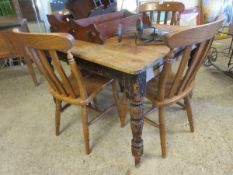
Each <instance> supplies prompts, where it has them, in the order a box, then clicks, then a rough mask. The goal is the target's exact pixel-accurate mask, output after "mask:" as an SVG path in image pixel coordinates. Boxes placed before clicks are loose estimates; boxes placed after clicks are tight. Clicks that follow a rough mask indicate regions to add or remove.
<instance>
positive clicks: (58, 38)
mask: <svg viewBox="0 0 233 175" xmlns="http://www.w3.org/2000/svg"><path fill="white" fill-rule="evenodd" d="M13 36H14V37H15V39H16V40H18V41H20V42H21V44H22V45H23V46H25V49H26V50H27V52H28V55H30V57H31V59H32V60H33V61H34V62H35V63H36V65H37V67H38V68H39V70H40V72H41V73H42V74H43V75H44V77H45V78H46V80H47V81H48V84H49V86H50V87H51V88H52V90H53V92H54V93H56V94H57V95H58V96H63V97H66V98H67V97H68V98H72V99H76V98H79V97H81V99H82V100H85V99H86V98H87V93H86V88H85V85H84V83H83V77H82V74H81V72H80V70H79V68H78V66H77V64H76V62H75V61H74V59H73V55H72V54H71V52H70V51H69V50H70V49H71V48H72V47H73V45H74V38H73V37H72V36H71V35H70V34H65V33H57V34H35V33H23V32H19V31H18V30H17V29H14V31H13ZM57 51H62V52H67V53H68V57H67V58H68V63H69V66H70V68H71V73H72V75H73V76H74V78H75V80H76V82H77V84H78V87H79V94H76V93H75V92H76V91H75V90H74V89H73V87H72V84H71V81H70V79H69V77H68V75H67V74H66V72H65V70H64V68H63V66H62V64H61V62H60V60H59V58H58V55H57Z"/></svg>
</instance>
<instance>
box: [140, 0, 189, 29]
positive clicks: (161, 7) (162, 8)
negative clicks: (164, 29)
mask: <svg viewBox="0 0 233 175" xmlns="http://www.w3.org/2000/svg"><path fill="white" fill-rule="evenodd" d="M184 9H185V6H184V4H183V3H181V2H163V3H162V4H160V3H158V2H148V3H144V4H141V5H140V6H139V9H138V10H139V12H144V13H147V12H148V13H149V17H150V19H151V21H152V22H153V19H154V12H155V11H156V12H157V19H156V23H157V24H161V21H162V20H163V21H162V23H163V24H168V21H169V20H170V25H179V22H180V15H181V13H182V12H183V11H184ZM162 12H164V13H165V16H164V19H162V15H161V14H162ZM169 13H171V19H169Z"/></svg>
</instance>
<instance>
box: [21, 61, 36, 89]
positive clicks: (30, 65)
mask: <svg viewBox="0 0 233 175" xmlns="http://www.w3.org/2000/svg"><path fill="white" fill-rule="evenodd" d="M24 60H25V63H26V65H27V67H28V71H29V73H30V74H31V76H32V80H33V82H34V84H35V86H38V85H39V83H38V81H37V78H36V74H35V71H34V68H33V66H32V61H31V60H30V59H28V58H24Z"/></svg>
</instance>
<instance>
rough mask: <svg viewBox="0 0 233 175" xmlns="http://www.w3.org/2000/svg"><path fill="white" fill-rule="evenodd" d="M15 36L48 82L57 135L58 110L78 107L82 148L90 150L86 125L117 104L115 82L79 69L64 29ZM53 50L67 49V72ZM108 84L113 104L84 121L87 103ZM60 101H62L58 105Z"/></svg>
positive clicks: (87, 151)
mask: <svg viewBox="0 0 233 175" xmlns="http://www.w3.org/2000/svg"><path fill="white" fill-rule="evenodd" d="M13 35H14V37H15V39H17V40H18V41H20V42H21V44H22V45H24V46H25V48H26V50H27V52H28V54H29V55H30V57H31V59H32V60H33V61H34V62H35V63H36V65H37V67H38V68H39V70H40V72H41V73H42V74H43V75H44V77H45V79H46V80H47V81H48V84H49V91H50V93H51V94H52V96H53V97H54V101H55V104H56V110H55V128H56V135H59V128H60V116H61V112H63V111H64V109H65V108H66V107H68V106H69V105H70V104H72V105H77V106H80V107H81V116H82V126H83V135H84V142H85V152H86V154H89V153H90V147H89V126H90V125H92V124H93V123H95V122H96V121H97V120H99V119H100V118H102V117H103V116H104V115H105V114H107V113H108V112H109V111H110V110H111V109H112V108H113V107H114V106H116V107H117V109H119V108H118V103H117V100H118V96H117V83H116V82H115V81H114V80H113V79H108V78H105V77H102V76H99V75H96V74H92V73H90V72H88V71H85V70H82V69H80V67H79V66H78V65H77V64H76V62H75V60H74V58H73V55H72V54H71V52H70V49H71V48H72V46H73V45H74V38H73V37H72V36H71V35H69V34H65V33H60V34H59V33H57V34H32V33H22V32H19V31H16V30H14V31H13ZM56 51H63V52H67V53H68V54H67V59H68V64H69V67H70V72H71V74H70V75H69V76H68V75H67V73H66V72H65V70H64V68H63V66H62V64H61V63H60V60H59V58H58V55H57V52H56ZM108 85H112V88H113V96H114V99H115V104H113V105H111V106H110V107H108V108H107V109H106V110H104V111H101V114H99V115H98V116H96V117H95V118H93V119H92V120H90V121H88V113H87V107H92V108H94V109H97V108H95V107H93V105H92V104H94V103H95V100H96V96H97V95H98V94H99V92H101V91H102V90H103V89H104V88H105V87H107V86H108ZM62 102H66V103H67V104H66V105H63V106H62Z"/></svg>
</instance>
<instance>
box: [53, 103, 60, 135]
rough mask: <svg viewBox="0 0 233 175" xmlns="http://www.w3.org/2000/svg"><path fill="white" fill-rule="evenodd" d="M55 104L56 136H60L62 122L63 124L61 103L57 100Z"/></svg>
mask: <svg viewBox="0 0 233 175" xmlns="http://www.w3.org/2000/svg"><path fill="white" fill-rule="evenodd" d="M54 101H55V104H56V110H55V129H56V133H55V134H56V136H58V135H59V131H60V122H61V101H60V100H58V99H55V98H54Z"/></svg>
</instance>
